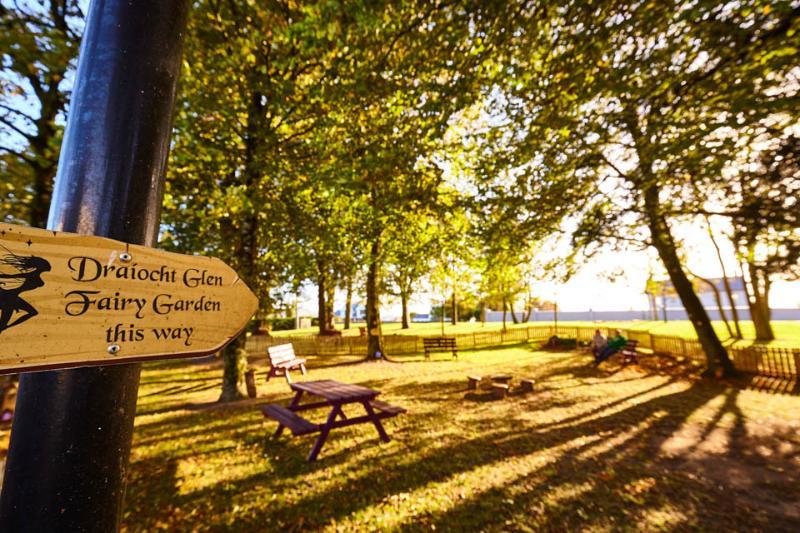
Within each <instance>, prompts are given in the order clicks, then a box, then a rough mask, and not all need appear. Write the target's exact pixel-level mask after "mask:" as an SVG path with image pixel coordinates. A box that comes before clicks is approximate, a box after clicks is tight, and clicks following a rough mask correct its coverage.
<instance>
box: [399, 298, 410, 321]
mask: <svg viewBox="0 0 800 533" xmlns="http://www.w3.org/2000/svg"><path fill="white" fill-rule="evenodd" d="M400 306H401V307H402V309H403V318H402V324H401V326H400V329H409V328H410V327H411V326H410V324H409V323H408V292H407V291H404V290H402V291H400Z"/></svg>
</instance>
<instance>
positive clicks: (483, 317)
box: [480, 301, 486, 325]
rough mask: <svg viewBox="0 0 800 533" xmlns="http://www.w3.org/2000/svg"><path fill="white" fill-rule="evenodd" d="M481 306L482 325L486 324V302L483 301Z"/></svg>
mask: <svg viewBox="0 0 800 533" xmlns="http://www.w3.org/2000/svg"><path fill="white" fill-rule="evenodd" d="M480 308H481V325H485V324H486V302H484V301H481V303H480Z"/></svg>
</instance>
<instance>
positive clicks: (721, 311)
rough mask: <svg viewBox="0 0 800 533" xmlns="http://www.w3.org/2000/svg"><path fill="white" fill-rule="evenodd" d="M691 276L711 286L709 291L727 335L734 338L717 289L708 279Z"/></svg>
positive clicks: (695, 275)
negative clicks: (712, 295) (712, 294)
mask: <svg viewBox="0 0 800 533" xmlns="http://www.w3.org/2000/svg"><path fill="white" fill-rule="evenodd" d="M693 276H694V277H696V278H697V279H699V280H700V281H702V282H703V283H705V284H706V285H708V286H709V287H711V291H712V292H713V293H714V300H715V301H716V302H717V309H719V316H720V318H721V319H722V322H723V324H725V329H727V330H728V337H729V338H734V337H735V335H734V333H733V329H731V324H730V322H728V317H727V316H726V315H725V309H723V307H722V297H721V296H720V294H719V289H718V288H717V286H716V285H715V284H714V282H713V281H711V280H710V279H706V278H701V277H700V276H698V275H697V274H693Z"/></svg>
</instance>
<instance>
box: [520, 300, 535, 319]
mask: <svg viewBox="0 0 800 533" xmlns="http://www.w3.org/2000/svg"><path fill="white" fill-rule="evenodd" d="M531 313H533V297H532V296H531V294H530V293H528V299H527V300H526V301H525V315H524V316H523V317H522V321H523V322H525V323H526V324H527V323H528V322H529V321H530V319H531Z"/></svg>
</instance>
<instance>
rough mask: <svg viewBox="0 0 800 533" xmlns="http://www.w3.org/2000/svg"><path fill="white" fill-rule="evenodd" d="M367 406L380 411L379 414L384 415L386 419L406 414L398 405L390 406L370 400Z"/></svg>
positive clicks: (405, 410)
mask: <svg viewBox="0 0 800 533" xmlns="http://www.w3.org/2000/svg"><path fill="white" fill-rule="evenodd" d="M369 404H370V405H371V406H372V407H373V408H375V409H377V410H378V411H381V413H385V414H386V415H385V416H386V417H387V418H388V417H390V416H397V415H401V414H403V413H406V412H408V410H407V409H405V408H404V407H400V406H398V405H392V404H389V403H386V402H382V401H380V400H372V401H371V402H369Z"/></svg>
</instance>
